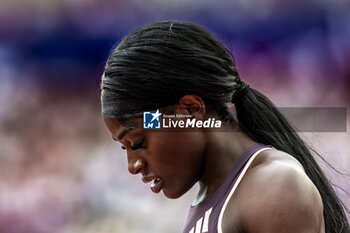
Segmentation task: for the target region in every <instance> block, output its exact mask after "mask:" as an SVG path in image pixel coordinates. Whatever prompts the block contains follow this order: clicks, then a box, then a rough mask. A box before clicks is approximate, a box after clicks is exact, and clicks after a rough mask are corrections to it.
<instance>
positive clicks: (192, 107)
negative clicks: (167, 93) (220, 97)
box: [178, 95, 205, 118]
mask: <svg viewBox="0 0 350 233" xmlns="http://www.w3.org/2000/svg"><path fill="white" fill-rule="evenodd" d="M178 105H179V106H180V108H183V109H186V110H187V112H188V113H189V114H190V115H192V116H193V117H195V118H204V114H205V103H204V101H203V99H202V98H201V97H199V96H196V95H185V96H183V97H182V98H181V99H180V100H179V103H178Z"/></svg>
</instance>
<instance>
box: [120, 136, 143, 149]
mask: <svg viewBox="0 0 350 233" xmlns="http://www.w3.org/2000/svg"><path fill="white" fill-rule="evenodd" d="M144 142H145V138H142V139H141V140H140V141H138V142H137V143H136V144H135V145H133V146H131V150H137V149H140V148H141V147H142V146H143V143H144ZM121 147H122V149H123V150H126V147H125V146H123V145H122V146H121Z"/></svg>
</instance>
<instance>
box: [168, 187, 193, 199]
mask: <svg viewBox="0 0 350 233" xmlns="http://www.w3.org/2000/svg"><path fill="white" fill-rule="evenodd" d="M188 190H189V189H185V190H173V191H170V190H168V189H166V188H165V189H162V191H163V194H164V196H166V197H167V198H169V199H177V198H179V197H181V196H182V195H184V194H185V193H186V192H187V191H188Z"/></svg>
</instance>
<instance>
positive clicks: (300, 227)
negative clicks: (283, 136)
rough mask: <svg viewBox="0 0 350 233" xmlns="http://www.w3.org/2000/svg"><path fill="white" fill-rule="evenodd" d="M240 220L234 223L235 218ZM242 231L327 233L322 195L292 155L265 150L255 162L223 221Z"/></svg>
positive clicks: (226, 225) (238, 189)
mask: <svg viewBox="0 0 350 233" xmlns="http://www.w3.org/2000/svg"><path fill="white" fill-rule="evenodd" d="M233 218H234V219H236V221H230V220H232V219H233ZM230 222H236V226H235V227H237V223H238V225H239V229H240V230H239V231H242V232H310V233H311V232H315V233H319V232H324V231H323V229H322V226H323V225H324V224H323V206H322V199H321V197H320V194H319V192H318V190H317V188H316V187H315V185H314V184H313V183H312V181H311V180H310V179H309V177H308V176H307V175H306V174H305V172H304V169H303V167H302V166H301V165H300V163H299V162H298V161H297V160H295V159H294V158H293V157H292V156H290V155H288V154H286V153H284V152H281V151H278V150H265V151H263V152H262V153H261V154H260V155H259V156H258V157H257V158H256V159H255V160H254V162H253V163H252V165H251V167H250V168H249V169H248V171H247V173H246V175H245V176H244V178H243V179H242V181H241V183H240V184H239V186H238V188H237V190H236V192H235V194H234V195H233V197H232V198H231V200H230V201H229V204H228V206H227V208H226V210H225V214H224V219H223V228H224V229H226V230H225V232H233V231H231V230H229V229H232V226H231V227H230V226H229V225H230Z"/></svg>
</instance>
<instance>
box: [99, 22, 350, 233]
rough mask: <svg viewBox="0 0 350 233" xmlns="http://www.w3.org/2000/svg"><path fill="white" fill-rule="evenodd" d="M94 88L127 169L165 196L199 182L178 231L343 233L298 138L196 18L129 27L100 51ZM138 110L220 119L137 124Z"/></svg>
mask: <svg viewBox="0 0 350 233" xmlns="http://www.w3.org/2000/svg"><path fill="white" fill-rule="evenodd" d="M101 88H102V92H101V101H102V113H103V117H104V121H105V124H106V126H107V128H108V130H109V131H110V133H111V134H112V137H113V139H114V140H116V141H119V142H120V143H121V144H122V148H123V149H125V150H126V152H127V158H128V169H129V171H130V173H132V174H138V173H140V174H141V175H142V180H143V181H144V182H152V183H151V189H152V191H153V192H156V193H158V192H160V191H163V193H164V195H165V196H167V197H168V198H178V197H180V196H182V195H183V194H184V193H186V192H187V191H188V190H189V189H190V188H191V187H192V186H193V185H194V184H195V183H197V182H199V184H200V190H199V192H198V195H197V197H196V200H195V201H194V203H193V205H192V206H191V208H190V212H189V215H188V219H187V222H186V225H185V227H184V232H185V233H198V232H219V233H221V232H225V233H232V232H246V233H250V232H251V233H257V232H261V233H265V232H266V233H267V232H269V233H271V232H273V233H282V232H286V233H287V232H288V233H297V232H298V233H303V232H305V233H306V232H307V233H322V232H327V233H331V232H332V233H333V232H336V233H348V232H350V231H349V223H348V221H347V219H346V215H345V210H344V208H343V206H342V204H341V202H340V201H339V199H338V197H337V196H336V194H335V192H334V190H333V188H332V186H331V185H330V183H329V182H328V180H327V178H326V177H325V175H324V174H323V172H322V171H321V169H320V167H319V166H318V165H317V163H316V162H315V160H314V158H313V157H312V155H311V152H310V150H309V149H308V148H307V147H306V145H305V143H304V142H303V141H302V140H301V138H300V137H299V136H298V134H297V133H296V132H295V131H294V130H293V128H292V127H291V126H290V124H289V123H288V122H287V120H286V119H285V118H284V117H283V116H282V115H281V113H280V112H279V111H278V110H277V109H276V108H275V106H274V105H273V104H272V103H271V102H270V101H269V100H268V99H267V98H266V97H265V96H264V95H262V94H261V93H260V92H258V91H257V90H255V89H253V88H251V87H249V85H248V84H246V83H244V82H243V81H242V80H241V79H240V77H239V75H238V72H237V70H236V67H235V63H234V60H233V57H232V55H231V53H230V52H229V51H228V50H227V49H226V48H225V47H224V46H223V45H222V44H221V43H220V42H219V41H218V40H217V39H216V38H215V37H214V36H213V35H212V34H211V33H209V32H208V31H207V30H205V29H203V28H202V27H200V26H198V25H195V24H191V23H182V22H175V21H166V22H156V23H151V24H148V25H145V26H142V27H140V28H138V29H136V30H135V31H133V32H132V33H130V34H129V35H128V36H126V37H125V38H124V40H123V41H122V42H121V43H120V44H119V45H118V47H117V48H116V49H115V50H114V51H113V52H112V54H111V55H110V57H109V58H108V61H107V64H106V66H105V71H104V74H103V76H102V82H101ZM232 106H234V107H235V110H236V117H234V116H233V114H232V112H231V110H232ZM157 110H158V112H156V111H157ZM144 111H154V112H156V113H154V114H158V113H162V114H163V115H165V114H168V115H171V114H173V115H176V114H178V115H183V116H186V115H190V116H191V118H190V119H191V120H192V119H195V120H196V121H205V120H208V119H214V118H215V119H220V120H221V122H222V125H221V129H220V130H208V129H203V128H200V127H199V128H191V129H189V130H188V129H186V130H183V129H181V128H180V127H175V128H174V129H173V130H168V129H164V128H161V129H157V130H146V129H143V117H142V114H143V112H144ZM153 116H154V118H155V119H157V118H158V116H159V114H158V115H153ZM180 119H183V118H180ZM153 120H154V119H153Z"/></svg>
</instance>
